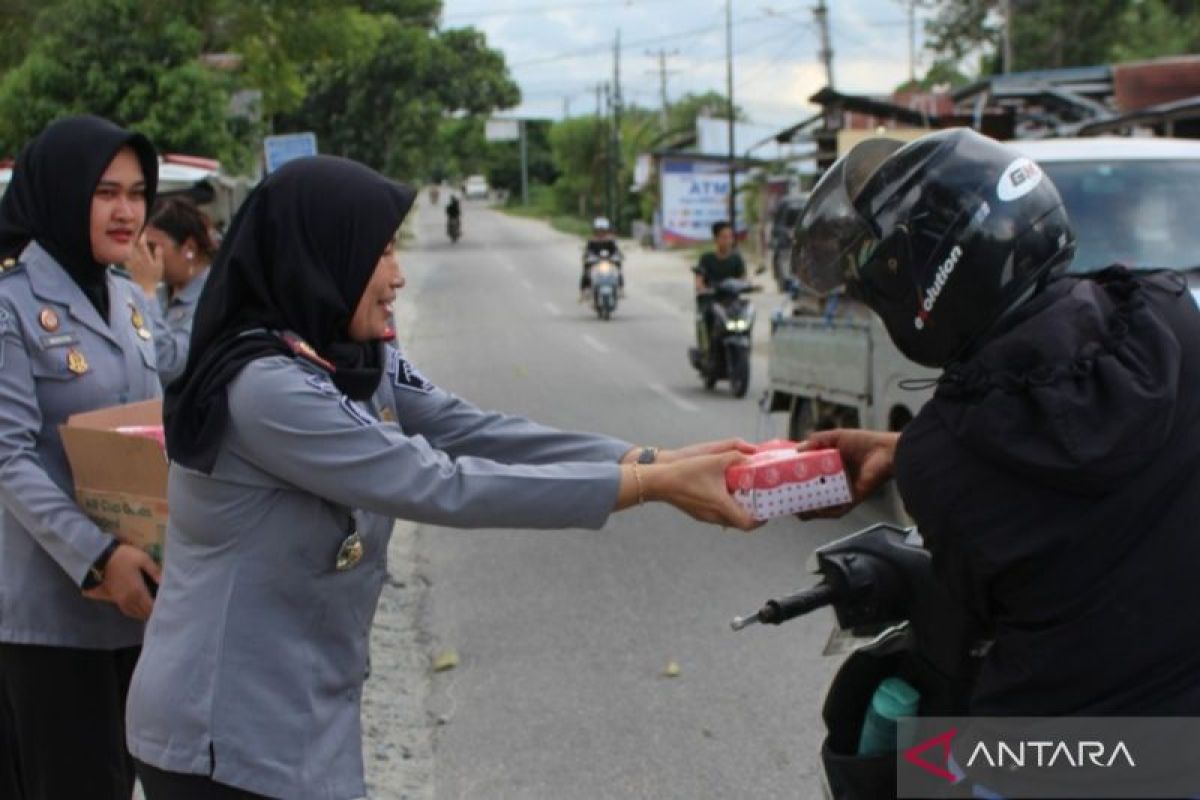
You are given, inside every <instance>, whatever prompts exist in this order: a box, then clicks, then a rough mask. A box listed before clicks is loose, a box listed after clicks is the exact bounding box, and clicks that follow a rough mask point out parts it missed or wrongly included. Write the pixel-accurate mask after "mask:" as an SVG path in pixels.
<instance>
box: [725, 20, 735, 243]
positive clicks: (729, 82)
mask: <svg viewBox="0 0 1200 800" xmlns="http://www.w3.org/2000/svg"><path fill="white" fill-rule="evenodd" d="M725 90H726V93H727V94H728V95H729V124H728V132H729V224H730V225H731V226H733V236H734V241H737V205H736V201H735V198H734V194H735V192H736V191H737V184H736V182H735V180H736V177H737V162H736V161H734V152H733V109H734V105H733V0H725Z"/></svg>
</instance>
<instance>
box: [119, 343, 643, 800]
mask: <svg viewBox="0 0 1200 800" xmlns="http://www.w3.org/2000/svg"><path fill="white" fill-rule="evenodd" d="M228 392H229V410H230V415H231V419H230V424H229V427H228V428H227V431H226V434H225V439H224V441H223V443H222V445H221V450H220V453H219V455H218V457H217V461H216V465H215V467H214V469H213V472H212V474H211V475H203V474H201V473H198V472H194V471H191V470H188V469H185V468H182V467H180V466H179V465H172V466H171V472H170V485H169V500H170V505H171V518H170V524H169V526H168V530H167V543H166V571H165V574H164V576H163V583H162V587H161V589H160V590H159V595H158V600H157V602H156V605H155V610H154V615H153V616H152V618H151V620H150V624H149V626H148V628H147V634H146V643H145V646H144V649H143V651H142V657H141V661H140V662H139V664H138V668H137V672H136V674H135V676H134V680H133V686H132V688H131V690H130V695H129V703H128V709H127V730H128V743H129V749H130V752H131V753H133V755H134V756H136V757H137V758H139V759H141V760H142V761H145V762H147V763H149V764H151V765H154V766H157V767H159V768H161V769H167V770H173V771H177V772H188V773H199V774H204V775H211V776H212V777H213V779H215V780H217V781H219V782H221V783H226V784H229V785H232V786H237V787H241V788H243V789H247V790H249V791H253V792H257V793H260V794H265V795H269V796H272V797H284V798H288V799H289V800H310V799H311V800H348V799H349V798H356V797H361V796H363V795H365V793H366V790H365V786H364V782H363V761H362V731H361V723H360V700H359V698H360V691H361V688H362V683H363V681H364V679H365V676H366V672H367V649H368V648H367V646H368V632H369V629H370V625H371V619H372V617H373V616H374V613H375V606H376V603H377V601H378V598H379V592H380V590H381V588H382V585H383V580H384V577H385V574H386V560H385V557H386V550H387V543H388V539H389V537H390V535H391V529H392V524H393V522H394V518H396V517H401V518H404V519H408V520H413V521H416V522H426V523H433V524H439V525H450V526H455V527H507V528H569V527H582V528H599V527H600V526H601V525H603V524H604V522H605V520H606V519H607V517H608V515H609V513H610V512H611V510H612V507H613V505H614V503H615V502H616V495H617V487H618V485H619V482H620V468H619V466H618V465H617V463H616V462H617V460H618V459H619V458H620V457H621V455H623V454H624V453H625V452H627V451H628V450H629V449H630V444H629V443H627V442H623V441H620V440H617V439H612V438H609V437H606V436H598V435H592V434H577V433H563V432H560V431H556V430H553V429H550V428H546V427H543V426H540V425H537V424H535V423H532V422H529V421H527V420H524V419H520V418H516V417H511V416H505V415H501V414H497V413H491V412H484V411H481V410H479V409H478V408H476V407H474V406H472V405H471V404H469V403H467V402H465V401H463V400H461V399H459V398H457V397H455V396H454V395H452V394H450V393H448V392H445V391H443V390H441V389H438V388H436V387H434V386H432V385H431V384H430V383H429V382H428V381H426V380H425V379H424V378H423V377H422V376H421V375H420V373H419V372H417V371H416V370H415V369H414V368H413V367H412V365H411V364H410V363H409V362H408V361H406V360H405V359H404V358H403V356H402V355H401V354H400V353H399V351H397V350H395V349H392V348H389V350H388V364H387V375H386V377H385V378H384V380H383V383H382V384H381V386H380V389H379V391H378V392H377V393H376V395H375V396H374V398H373V400H372V401H371V402H370V403H356V402H352V401H351V400H349V399H348V398H346V397H345V396H344V395H342V393H341V392H340V391H338V389H337V388H336V387H334V386H333V384H332V383H331V382H330V380H329V376H328V375H327V374H325V373H324V372H322V371H321V370H320V369H319V368H318V367H316V366H314V365H312V364H310V363H309V362H307V361H303V360H300V359H293V358H287V357H270V358H263V359H259V360H257V361H254V362H251V363H250V364H249V365H247V366H246V367H245V368H244V369H243V370H242V372H241V374H240V375H239V376H238V377H237V379H236V380H235V381H234V382H233V383H232V384H230V386H229V389H228ZM353 531H357V532H358V534H359V536H361V537H362V541H363V547H364V555H363V558H362V560H361V561H360V562H359V563H358V564H357V565H356V566H354V567H353V568H351V569H348V570H345V571H338V570H337V569H336V568H335V562H336V560H337V555H338V552H339V550H340V548H341V546H342V544H343V542H344V541H345V539H346V537H347V535H348V534H350V533H351V532H353ZM378 679H381V680H387V676H386V675H381V676H378Z"/></svg>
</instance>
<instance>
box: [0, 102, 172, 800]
mask: <svg viewBox="0 0 1200 800" xmlns="http://www.w3.org/2000/svg"><path fill="white" fill-rule="evenodd" d="M157 180H158V160H157V155H156V154H155V151H154V148H153V146H152V145H151V144H150V142H149V141H148V140H147V139H146V138H145V137H144V136H142V135H140V134H136V133H132V132H130V131H126V130H123V129H121V128H119V127H117V126H116V125H114V124H112V123H111V122H108V121H107V120H103V119H100V118H98V117H71V118H67V119H62V120H59V121H57V122H54V123H52V124H51V125H49V126H48V127H47V128H46V129H45V130H43V131H42V132H41V133H40V134H39V135H38V136H37V137H35V138H34V139H33V140H32V141H31V142H30V143H29V144H28V145H26V147H25V149H24V150H23V151H22V152H21V154H20V156H19V157H18V159H17V162H16V165H15V167H14V169H13V178H12V183H11V185H10V186H9V188H8V191H7V193H6V194H5V195H4V198H3V200H2V201H0V730H2V733H0V739H2V740H3V742H4V745H5V749H4V752H2V753H0V773H3V774H2V775H0V788H2V789H6V790H7V793H6V794H5V797H6V798H16V800H64V798H88V800H92V799H93V798H94V799H95V800H128V798H129V797H130V795H131V794H132V791H133V770H132V763H131V761H130V759H129V755H128V753H127V751H126V749H125V743H124V725H123V716H122V715H123V711H124V705H125V696H126V693H127V691H128V686H129V679H130V676H131V675H132V674H133V667H134V664H135V662H136V661H137V657H138V652H139V646H140V644H141V641H142V630H143V624H142V623H143V621H144V620H145V619H146V618H148V617H149V616H150V611H151V608H152V606H153V600H152V598H151V595H150V592H149V591H148V589H147V584H146V582H145V581H146V580H147V579H149V580H155V581H156V580H157V579H158V575H159V573H158V567H157V565H156V564H155V563H154V561H153V560H151V559H150V557H149V556H147V555H146V554H145V553H144V552H142V551H141V550H139V549H137V548H134V547H130V546H128V545H123V544H120V543H118V542H117V540H116V539H114V538H113V537H112V536H110V535H108V534H107V533H104V532H103V531H101V530H100V529H99V528H98V527H96V525H95V523H93V522H92V521H91V520H90V519H89V518H88V517H87V516H85V515H84V513H83V511H82V510H81V509H80V508H79V506H78V505H77V504H76V502H75V500H74V489H73V487H72V479H71V470H70V467H69V466H68V464H67V460H66V455H65V453H64V452H63V448H62V443H61V440H60V438H59V432H58V429H59V425H61V424H63V423H65V422H66V420H67V417H69V416H70V415H72V414H77V413H80V412H83V411H93V410H96V409H100V408H104V407H106V406H114V405H119V404H122V403H129V402H133V401H137V400H144V399H149V398H152V397H156V396H158V395H159V393H160V387H159V382H158V375H157V373H156V371H155V355H154V345H153V342H152V341H151V333H150V329H149V328H148V327H147V322H146V318H147V316H148V314H149V312H148V309H147V307H146V304H145V300H144V298H143V297H142V295H141V293H140V292H138V291H137V288H136V287H135V286H134V285H133V284H132V283H130V282H129V281H127V280H124V279H123V278H120V277H118V276H116V275H115V274H114V273H113V271H112V270H110V269H108V266H109V265H111V264H117V263H122V262H124V261H126V260H127V259H128V258H129V255H130V252H131V250H132V248H133V243H134V242H135V241H136V239H137V236H138V235H139V233H140V232H141V229H142V225H143V222H144V221H145V217H146V204H147V203H148V202H150V201H152V200H153V198H154V191H155V187H156V185H157ZM5 784H7V785H5Z"/></svg>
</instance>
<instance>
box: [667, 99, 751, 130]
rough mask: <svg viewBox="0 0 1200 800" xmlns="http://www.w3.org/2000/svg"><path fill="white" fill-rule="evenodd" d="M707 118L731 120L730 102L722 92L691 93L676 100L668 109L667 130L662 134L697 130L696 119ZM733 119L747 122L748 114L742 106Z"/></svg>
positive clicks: (734, 109) (738, 107) (736, 110)
mask: <svg viewBox="0 0 1200 800" xmlns="http://www.w3.org/2000/svg"><path fill="white" fill-rule="evenodd" d="M701 116H706V117H713V118H714V119H729V100H728V98H726V96H725V95H723V94H721V93H720V92H714V91H707V92H703V93H701V94H696V93H695V92H690V93H688V94H685V95H684V96H683V97H681V98H679V99H678V100H676V101H675V102H674V103H672V104H671V105H670V107H669V108H668V109H667V129H666V130H665V131H662V133H664V134H666V133H671V132H681V131H689V132H694V131H695V130H696V118H697V117H701ZM733 118H734V120H736V121H737V122H746V121H747V117H746V112H745V111H744V110H743V109H742V107H741V106H738V105H735V106H734V108H733Z"/></svg>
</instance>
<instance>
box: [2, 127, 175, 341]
mask: <svg viewBox="0 0 1200 800" xmlns="http://www.w3.org/2000/svg"><path fill="white" fill-rule="evenodd" d="M126 146H128V147H132V148H133V151H134V153H135V154H136V155H137V159H138V162H140V163H141V166H142V175H143V177H144V178H145V180H146V209H147V210H149V208H150V206H151V205H153V203H154V193H155V190H156V189H157V188H158V154H157V153H156V152H155V150H154V146H153V145H152V144H150V140H149V139H147V138H146V137H145V136H143V135H141V134H140V133H134V132H132V131H127V130H125V129H124V128H120V127H118V126H116V125H114V124H113V123H111V122H109V121H108V120H106V119H101V118H100V117H90V116H85V117H66V118H64V119H60V120H58V121H56V122H52V123H50V124H49V125H47V126H46V128H45V129H44V130H43V131H42V132H41V133H39V134H38V135H37V136H35V137H34V138H33V139H31V140H30V141H29V143H28V144H26V145H25V148H24V149H23V150H21V154H20V155H19V156H18V157H17V163H16V165H15V166H14V167H13V173H12V182H11V183H10V184H9V186H8V191H7V192H5V193H4V199H3V200H0V258H15V257H17V256H19V255H20V254H21V251H22V250H24V249H25V246H26V245H27V244H29V241H30V240H31V239H32V240H34V241H36V242H37V243H38V244H40V245H41V246H42V247H44V248H45V249H46V252H48V253H49V254H50V255H52V256H54V260H55V261H57V262H58V263H59V266H61V267H62V268H63V269H64V270H66V271H67V274H68V275H70V276H71V279H72V280H74V281H75V283H77V284H78V285H79V288H80V289H82V290H83V293H84V294H85V295H87V298H88V300H90V301H91V302H92V305H93V306H95V307H96V310H97V311H99V312H100V317H101V319H104V320H105V321H107V320H108V283H107V281H106V273H105V268H106V267H107V266H108V265H107V264H100V263H98V262H97V261H96V259H95V258H94V257H93V255H92V235H91V224H92V196H93V195H94V194H95V192H96V185H97V184H98V183H100V178H101V177H102V176H103V175H104V170H106V169H108V165H109V164H110V163H111V162H112V160H113V158H115V157H116V155H117V152H118V151H120V149H121V148H122V147H126Z"/></svg>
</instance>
